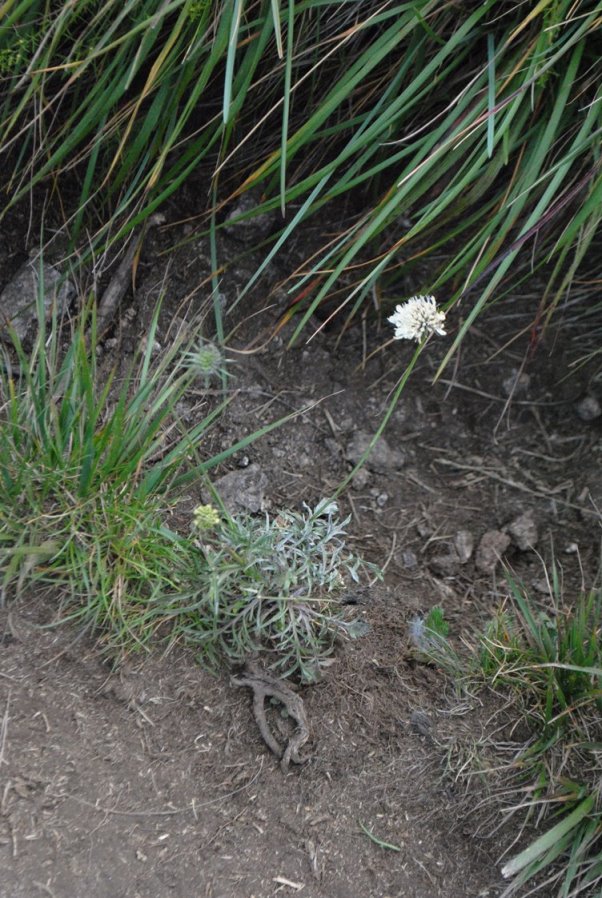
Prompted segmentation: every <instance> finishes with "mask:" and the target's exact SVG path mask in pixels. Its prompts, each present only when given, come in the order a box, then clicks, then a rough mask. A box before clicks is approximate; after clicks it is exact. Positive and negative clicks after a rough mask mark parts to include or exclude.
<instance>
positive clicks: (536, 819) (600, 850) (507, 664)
mask: <svg viewBox="0 0 602 898" xmlns="http://www.w3.org/2000/svg"><path fill="white" fill-rule="evenodd" d="M508 582H509V586H510V593H511V595H510V600H509V602H508V603H507V604H506V605H505V606H504V607H503V608H502V609H500V611H499V612H498V613H497V615H496V617H495V618H494V620H493V621H492V622H491V624H490V625H489V627H488V629H487V631H486V632H485V633H484V634H483V635H482V636H481V637H480V638H479V639H478V644H477V645H476V647H473V650H472V651H471V654H470V656H469V657H468V658H466V657H464V658H463V659H462V666H461V668H460V669H459V668H458V660H459V659H458V656H457V655H456V653H455V652H453V651H452V650H451V649H449V651H448V653H447V654H446V645H445V643H444V641H443V637H440V638H439V639H438V641H437V643H436V645H435V649H436V650H435V651H434V652H431V651H430V644H429V643H428V642H423V645H422V648H421V653H422V654H423V655H424V656H425V657H427V658H428V659H429V660H430V661H432V662H433V663H436V664H437V665H438V666H439V667H441V668H443V669H444V670H446V671H447V672H448V673H449V674H450V676H452V677H453V678H454V680H455V682H456V684H458V685H459V686H462V685H463V686H464V687H465V688H466V686H467V685H468V684H470V688H471V689H474V687H475V685H476V686H478V685H479V684H480V685H481V686H484V685H489V686H490V687H492V688H494V689H495V691H496V692H497V693H498V694H501V695H502V696H503V697H504V698H505V700H506V704H505V712H504V713H505V715H506V716H508V715H509V716H510V719H511V721H512V723H511V729H512V730H513V731H515V730H516V729H517V727H519V729H520V728H522V729H526V731H527V732H528V734H529V735H528V738H527V739H526V741H525V742H524V743H523V744H522V745H521V746H518V747H517V748H516V750H515V751H514V752H513V757H512V759H511V760H510V761H509V760H508V759H507V757H506V758H504V757H503V755H502V756H500V755H499V754H498V755H497V758H495V757H494V756H492V752H491V748H492V746H493V744H494V741H495V740H494V739H493V738H488V739H487V740H486V741H487V750H488V757H487V763H486V764H485V763H483V752H482V751H480V750H475V751H474V752H473V753H472V754H471V757H470V758H469V759H468V760H466V757H465V756H464V755H463V756H462V764H463V768H464V769H463V770H462V771H461V772H460V773H459V776H460V777H461V778H465V779H470V778H471V777H473V776H477V777H478V779H479V782H480V783H481V784H484V785H482V788H483V789H484V790H485V792H487V798H485V799H483V801H482V802H481V803H482V805H483V806H488V807H489V808H491V807H492V806H494V807H495V808H496V812H497V813H498V815H499V816H500V817H501V820H503V821H505V822H506V823H508V822H510V821H513V822H514V825H515V826H516V827H517V828H518V834H519V836H518V837H521V838H523V839H524V838H526V834H527V832H532V829H533V828H535V830H543V832H542V834H541V835H538V836H537V837H536V838H534V839H533V838H532V837H531V838H532V841H531V842H530V843H529V844H528V846H527V847H526V848H525V849H524V850H523V851H521V852H520V853H519V854H517V855H516V856H514V857H512V858H511V859H510V860H508V861H506V862H505V864H504V866H503V868H502V873H503V875H504V876H505V877H506V878H507V879H509V880H510V884H509V885H508V887H507V889H506V890H505V891H504V893H503V895H504V898H508V896H510V895H513V894H515V893H516V892H518V891H519V890H520V889H522V888H523V887H524V886H526V885H527V884H528V885H530V886H531V889H532V891H537V890H539V889H541V888H544V887H545V888H548V889H553V890H554V894H556V895H557V896H558V898H569V896H575V895H592V896H593V895H598V894H599V893H600V888H601V886H602V790H601V783H602V766H601V765H602V724H601V720H602V714H601V712H602V640H601V637H602V591H601V590H599V589H594V590H591V591H590V592H588V593H586V594H583V595H580V596H578V597H577V598H576V599H575V600H574V601H573V602H572V603H571V606H569V607H565V606H563V605H562V603H561V601H560V599H561V597H560V594H559V590H558V588H556V592H555V602H554V607H553V608H552V609H551V611H549V610H548V611H544V610H542V609H541V608H539V607H538V605H537V604H536V603H535V602H534V600H533V598H532V597H531V596H530V595H529V594H528V592H527V591H526V590H525V589H524V588H522V587H521V586H520V585H519V584H518V583H517V582H516V581H515V580H513V579H512V578H510V577H509V578H508ZM551 582H552V583H554V584H555V586H556V587H558V583H557V579H556V578H555V577H554V576H552V577H551ZM448 648H449V647H448ZM519 725H520V726H519ZM505 750H506V751H507V750H508V746H507V745H506V746H505ZM450 757H451V756H450V755H449V753H448V764H449V765H451V767H453V766H454V763H455V762H454V760H453V759H451V760H450ZM488 781H489V783H490V785H491V784H495V788H490V789H488V788H487V784H488ZM499 825H500V820H498V823H497V826H499ZM496 828H497V827H496ZM518 837H517V838H518ZM529 894H531V892H530V893H529ZM546 894H548V893H547V892H546Z"/></svg>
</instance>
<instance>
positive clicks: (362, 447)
mask: <svg viewBox="0 0 602 898" xmlns="http://www.w3.org/2000/svg"><path fill="white" fill-rule="evenodd" d="M373 438H374V437H373V434H369V433H367V432H366V431H364V430H358V431H357V432H356V433H354V435H353V436H352V437H351V439H350V440H349V442H348V443H347V446H346V449H345V458H346V459H347V461H350V462H351V463H352V464H354V465H356V464H357V463H358V462H359V460H360V459H361V458H362V456H363V455H364V453H365V452H366V450H367V449H368V446H369V445H370V443H371V442H372V440H373ZM405 462H406V457H405V454H404V453H403V452H401V451H399V450H396V449H391V447H390V446H389V444H388V443H387V441H386V440H385V438H384V437H379V438H378V440H377V441H376V443H375V444H374V447H373V449H372V450H371V452H370V455H369V456H368V458H367V459H366V461H365V465H366V467H368V468H370V470H372V471H377V472H378V473H381V474H386V473H387V472H388V471H391V470H396V469H399V468H402V467H403V466H404V464H405Z"/></svg>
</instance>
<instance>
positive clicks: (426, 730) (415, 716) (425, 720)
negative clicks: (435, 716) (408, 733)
mask: <svg viewBox="0 0 602 898" xmlns="http://www.w3.org/2000/svg"><path fill="white" fill-rule="evenodd" d="M432 728H433V724H432V722H431V719H430V717H429V716H428V714H427V713H426V711H422V710H421V709H420V708H418V709H417V710H416V711H412V713H411V714H410V729H411V730H412V732H413V733H416V735H418V736H429V737H430V735H431V730H432Z"/></svg>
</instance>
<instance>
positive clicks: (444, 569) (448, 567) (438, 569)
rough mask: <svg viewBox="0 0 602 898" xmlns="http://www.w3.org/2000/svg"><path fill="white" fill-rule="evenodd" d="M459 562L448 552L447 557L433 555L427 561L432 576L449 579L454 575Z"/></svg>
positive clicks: (453, 553)
mask: <svg viewBox="0 0 602 898" xmlns="http://www.w3.org/2000/svg"><path fill="white" fill-rule="evenodd" d="M459 560H460V559H459V558H458V556H457V555H456V553H455V552H454V551H450V552H449V553H448V554H447V555H434V556H433V558H431V559H430V560H429V568H430V569H431V570H432V572H433V573H434V574H440V575H441V576H444V577H450V576H451V575H452V574H455V573H456V570H457V567H458V563H459Z"/></svg>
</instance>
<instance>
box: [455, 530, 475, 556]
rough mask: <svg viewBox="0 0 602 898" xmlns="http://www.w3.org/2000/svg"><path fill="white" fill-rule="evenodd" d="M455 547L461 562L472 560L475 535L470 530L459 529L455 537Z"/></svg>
mask: <svg viewBox="0 0 602 898" xmlns="http://www.w3.org/2000/svg"><path fill="white" fill-rule="evenodd" d="M454 549H455V550H456V553H457V555H458V561H459V562H460V564H466V562H467V561H470V559H471V558H472V553H473V552H474V536H473V535H472V533H471V532H470V530H458V532H457V533H456V538H455V539H454Z"/></svg>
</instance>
